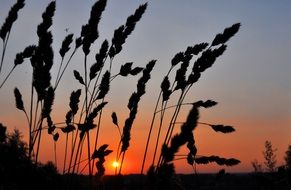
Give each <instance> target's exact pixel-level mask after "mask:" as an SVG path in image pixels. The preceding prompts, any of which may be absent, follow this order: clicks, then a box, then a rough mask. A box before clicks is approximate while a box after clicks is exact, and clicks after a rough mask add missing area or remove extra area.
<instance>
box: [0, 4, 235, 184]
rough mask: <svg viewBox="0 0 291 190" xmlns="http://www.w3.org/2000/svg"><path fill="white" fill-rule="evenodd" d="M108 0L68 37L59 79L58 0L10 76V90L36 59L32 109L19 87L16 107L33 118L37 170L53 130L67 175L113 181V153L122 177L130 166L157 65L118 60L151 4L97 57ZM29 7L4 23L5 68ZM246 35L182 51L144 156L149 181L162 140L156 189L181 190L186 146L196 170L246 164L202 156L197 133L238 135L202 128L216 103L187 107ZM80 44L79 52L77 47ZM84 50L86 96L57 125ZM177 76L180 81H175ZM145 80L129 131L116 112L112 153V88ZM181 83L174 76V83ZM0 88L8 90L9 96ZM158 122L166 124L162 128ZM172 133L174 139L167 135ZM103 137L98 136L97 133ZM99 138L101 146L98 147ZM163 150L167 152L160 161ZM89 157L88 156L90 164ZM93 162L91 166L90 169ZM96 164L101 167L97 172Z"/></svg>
mask: <svg viewBox="0 0 291 190" xmlns="http://www.w3.org/2000/svg"><path fill="white" fill-rule="evenodd" d="M106 4H107V0H99V1H96V2H95V3H94V4H93V6H92V8H91V12H90V16H89V19H88V22H87V23H86V24H84V25H83V26H82V28H81V32H80V35H79V37H74V36H75V34H68V35H67V36H65V37H64V40H63V42H62V46H61V48H60V50H59V51H58V53H59V56H60V58H61V62H60V64H59V65H57V66H56V67H58V69H57V75H56V78H55V80H54V82H53V81H52V77H51V68H52V67H53V66H55V65H54V56H56V55H57V54H55V53H54V52H55V51H54V50H53V48H52V44H53V35H52V33H51V31H50V28H51V26H52V24H53V17H54V13H55V10H56V1H52V2H51V3H49V4H48V6H47V7H46V9H45V10H44V12H43V14H42V22H41V23H40V24H39V25H38V26H37V36H38V44H35V45H29V46H27V47H26V48H25V49H24V50H23V52H20V53H18V54H17V55H16V58H15V61H14V67H13V68H12V70H11V72H9V73H8V75H7V77H5V79H4V81H3V82H2V84H1V87H2V86H3V84H5V83H6V81H7V79H8V77H9V76H10V74H11V73H12V71H13V70H14V68H15V67H16V66H17V65H20V64H21V63H22V62H24V61H25V59H26V58H28V59H29V61H30V63H31V66H32V69H33V72H32V74H31V86H30V94H29V95H30V102H29V103H28V105H27V104H25V102H23V100H22V94H21V92H20V91H19V90H18V88H15V90H14V95H15V102H16V108H17V109H19V110H21V111H23V112H24V114H25V117H26V119H27V125H28V128H29V131H28V136H29V142H28V157H29V158H30V159H31V160H33V161H34V162H35V163H38V162H39V152H40V149H41V148H42V147H41V141H42V140H43V138H44V136H43V132H44V131H45V130H46V131H47V133H48V134H49V135H51V136H52V140H53V141H54V145H55V146H54V151H55V164H56V163H57V160H58V159H57V157H58V155H57V151H56V149H57V142H58V140H59V137H60V135H64V137H65V151H64V160H63V161H62V162H63V163H62V166H63V168H62V172H63V174H79V173H82V172H83V171H84V170H85V169H87V171H88V172H89V176H92V175H93V174H94V173H95V171H96V176H97V178H98V180H99V181H101V180H102V176H103V175H104V174H105V167H104V163H105V162H106V156H108V155H109V154H111V153H112V152H113V151H115V152H116V159H117V160H118V161H120V167H119V171H118V172H116V173H118V174H122V169H123V167H122V166H123V163H124V160H125V159H126V152H127V150H128V149H129V148H130V144H131V143H135V142H131V136H132V134H131V129H132V127H134V121H135V118H136V117H137V116H138V110H139V109H141V108H139V102H140V101H141V98H142V96H143V95H144V94H146V84H147V82H148V81H149V80H150V78H151V72H152V70H153V69H154V66H155V63H156V62H157V61H156V60H151V61H149V62H148V63H147V64H146V65H145V67H144V68H142V67H134V66H133V63H132V62H127V63H125V64H123V65H116V64H115V58H116V56H117V55H118V54H119V53H120V52H121V51H122V50H123V46H124V44H125V42H126V40H127V38H128V37H129V36H130V35H131V33H132V32H133V31H134V29H135V27H136V25H137V23H138V22H139V21H140V19H141V18H142V16H143V14H144V13H145V11H146V9H147V3H146V4H142V5H140V6H139V7H138V8H137V9H136V10H135V12H134V13H133V14H132V15H130V16H129V17H128V18H127V20H126V21H125V24H123V25H121V26H120V27H118V28H117V29H116V30H115V31H114V34H113V37H112V39H111V42H110V41H109V40H107V39H105V40H103V42H102V43H101V44H100V49H99V51H98V52H97V53H94V52H93V51H92V48H91V46H92V45H93V44H94V43H95V41H96V40H97V39H98V37H99V31H98V26H99V22H100V19H101V16H102V13H103V12H104V10H105V7H106ZM23 6H24V0H23V1H20V0H18V1H17V2H16V4H15V5H14V6H13V7H12V8H11V11H10V12H9V15H8V17H7V19H6V21H5V22H4V24H3V26H2V28H1V31H0V37H1V39H2V40H3V50H2V52H3V53H2V58H1V66H0V74H2V73H1V68H2V66H3V65H4V64H3V63H4V56H5V50H6V47H7V44H8V39H9V34H10V31H11V27H12V24H13V23H14V21H15V20H16V19H17V13H18V11H19V10H20V9H21V8H22V7H23ZM239 28H240V23H237V24H234V25H232V26H230V27H228V28H226V29H225V30H224V31H223V32H222V33H219V34H217V35H216V36H215V38H214V40H213V41H212V43H211V44H208V43H199V44H196V45H193V46H188V47H187V48H186V50H185V51H182V52H178V53H177V54H176V55H175V56H174V57H173V59H172V60H171V63H170V65H169V67H170V68H169V71H168V72H167V73H166V75H165V76H164V79H163V81H162V82H161V86H160V87H161V90H160V93H159V96H158V98H157V102H156V105H155V109H154V111H153V117H152V121H151V122H150V123H149V132H148V136H147V141H146V145H145V149H144V156H143V158H142V159H141V161H140V162H141V174H143V173H144V170H145V162H146V160H147V154H148V149H149V144H150V142H151V141H154V143H155V145H154V147H153V152H154V154H153V157H152V158H151V160H152V162H151V167H150V168H149V170H148V176H149V178H150V179H151V180H154V181H153V184H156V186H155V187H156V188H161V187H165V186H164V185H166V186H169V185H173V183H172V182H171V179H173V178H174V176H175V170H174V161H175V157H176V156H177V153H178V151H179V149H180V147H182V146H184V145H186V146H187V148H188V150H189V153H188V154H187V155H185V156H182V157H180V158H179V159H181V158H182V159H185V160H186V161H187V163H188V164H190V165H191V166H194V165H195V164H207V163H210V162H215V163H217V164H219V165H227V166H232V165H236V164H238V163H239V162H240V161H239V160H237V159H234V158H230V159H226V158H222V157H219V156H214V155H210V156H198V155H197V147H196V146H195V139H194V136H193V134H194V131H195V129H196V127H197V126H198V125H206V126H209V127H210V128H212V129H213V130H214V131H215V132H221V133H231V132H234V131H235V130H234V128H233V127H232V126H227V125H221V124H209V123H206V122H199V109H201V108H210V107H212V106H215V105H216V104H217V103H216V102H215V101H213V100H206V101H201V100H199V101H197V100H194V101H193V102H190V103H189V102H185V98H186V96H187V95H188V93H189V91H190V90H191V87H192V86H193V85H194V84H196V83H197V82H198V81H199V79H200V78H201V76H202V74H203V73H204V72H205V71H206V70H207V69H209V68H210V67H212V66H213V64H214V63H215V61H216V59H217V58H219V57H220V56H221V55H222V54H223V53H224V52H225V50H226V48H227V45H226V42H228V40H229V39H230V38H231V37H232V36H234V35H235V34H236V33H237V32H238V30H239ZM73 43H74V45H73ZM77 51H82V53H83V69H82V71H78V70H74V71H73V75H74V78H75V80H76V82H78V83H79V85H80V89H76V90H74V91H73V92H71V95H70V100H69V105H68V107H69V110H68V111H67V113H66V115H65V116H64V119H65V121H64V122H60V123H58V122H55V121H54V120H53V118H52V116H51V112H52V111H53V104H54V99H55V98H57V97H55V94H56V90H57V87H58V86H59V84H60V82H61V80H62V77H63V76H64V73H65V72H66V69H67V67H68V65H69V64H70V63H71V61H72V59H73V58H74V56H75V54H76V52H77ZM92 54H93V55H95V63H93V64H91V65H89V64H88V56H89V55H92ZM113 67H120V69H119V72H118V73H117V74H114V73H113V72H112V71H113V69H112V68H113ZM173 73H174V74H173ZM136 75H140V77H139V79H138V80H137V87H136V91H135V92H133V93H132V95H131V96H130V98H129V101H128V105H127V108H128V111H129V115H128V117H127V119H126V120H125V122H124V125H123V128H120V127H121V125H120V124H119V123H118V116H117V114H116V112H112V115H111V117H112V122H113V124H114V125H116V126H117V130H118V131H119V134H120V139H119V142H118V143H119V145H118V150H111V149H110V147H112V145H111V143H112V142H102V143H100V142H99V136H100V135H99V134H100V131H101V130H102V121H103V119H104V116H103V115H104V114H103V110H104V109H105V108H106V105H107V103H108V102H110V99H108V98H107V95H108V94H109V93H110V90H111V89H110V87H111V84H112V83H113V82H114V80H115V79H117V78H122V77H134V76H136ZM173 76H174V77H173ZM1 87H0V89H1ZM174 94H178V96H179V98H178V99H177V102H176V104H175V105H169V100H170V99H171V98H173V95H174ZM185 106H192V108H191V110H190V112H189V114H188V117H187V119H186V121H185V122H182V123H181V122H179V121H178V118H179V114H180V112H181V110H182V109H183V108H184V107H185ZM170 109H171V110H174V112H173V114H172V116H171V117H170V121H169V125H167V126H166V125H165V123H167V122H165V120H166V118H167V117H166V115H167V114H168V112H167V111H169V110H170ZM155 120H158V124H157V125H155ZM179 125H180V132H179V133H178V134H174V131H175V130H174V129H175V128H177V126H179ZM154 127H157V128H158V133H157V134H156V138H154V139H153V138H152V135H153V129H154ZM163 129H166V134H162V131H163ZM93 130H96V131H95V133H93V132H92V131H93ZM91 139H93V141H94V144H91V143H90V142H91ZM159 149H161V151H160V154H158V153H159V151H158V150H159ZM84 153H87V155H86V159H84V155H83V154H84ZM83 162H86V164H82V163H83ZM94 165H96V167H94Z"/></svg>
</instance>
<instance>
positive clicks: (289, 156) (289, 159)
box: [284, 145, 291, 170]
mask: <svg viewBox="0 0 291 190" xmlns="http://www.w3.org/2000/svg"><path fill="white" fill-rule="evenodd" d="M284 159H285V162H286V168H287V169H288V170H291V145H289V146H288V149H287V151H286V153H285V157H284Z"/></svg>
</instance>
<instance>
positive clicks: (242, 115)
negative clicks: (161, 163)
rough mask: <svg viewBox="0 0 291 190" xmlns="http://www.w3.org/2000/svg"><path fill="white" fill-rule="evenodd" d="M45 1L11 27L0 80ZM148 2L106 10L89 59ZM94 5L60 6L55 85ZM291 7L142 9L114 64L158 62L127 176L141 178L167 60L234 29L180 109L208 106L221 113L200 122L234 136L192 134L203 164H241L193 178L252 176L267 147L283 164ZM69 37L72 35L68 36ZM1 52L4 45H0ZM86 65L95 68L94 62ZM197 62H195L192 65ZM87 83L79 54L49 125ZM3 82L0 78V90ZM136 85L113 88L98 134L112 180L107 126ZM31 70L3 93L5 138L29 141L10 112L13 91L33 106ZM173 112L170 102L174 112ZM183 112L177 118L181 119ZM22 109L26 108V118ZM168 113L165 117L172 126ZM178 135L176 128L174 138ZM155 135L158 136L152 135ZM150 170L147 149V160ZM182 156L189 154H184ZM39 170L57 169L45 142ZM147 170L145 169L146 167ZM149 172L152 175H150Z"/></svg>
mask: <svg viewBox="0 0 291 190" xmlns="http://www.w3.org/2000/svg"><path fill="white" fill-rule="evenodd" d="M49 2H50V1H48V0H42V1H36V0H27V1H26V6H25V7H24V8H23V9H22V10H21V11H20V14H19V19H18V20H17V21H16V22H15V24H14V25H13V29H12V33H11V34H10V36H11V38H10V41H9V43H8V48H7V54H6V57H5V61H4V68H3V72H4V73H7V72H8V70H9V69H10V68H11V67H12V66H13V60H14V57H15V54H16V53H18V52H20V51H22V50H23V49H24V48H25V47H26V46H27V45H31V44H36V43H37V35H36V27H37V25H38V24H39V23H40V22H41V14H42V12H43V11H44V10H45V7H46V5H47V4H48V3H49ZM145 2H146V1H139V0H108V3H107V6H106V9H105V11H104V13H103V15H102V19H101V22H100V25H99V33H100V37H99V38H98V40H97V41H96V42H95V45H94V46H92V49H91V51H92V52H95V53H96V52H97V51H99V47H100V43H102V41H103V40H104V39H108V40H109V41H110V42H111V38H112V35H113V32H114V30H115V29H116V28H117V27H119V26H120V25H121V24H124V23H125V21H126V18H127V16H129V15H131V14H132V13H133V12H134V11H135V9H136V8H137V7H138V6H139V5H140V4H142V3H145ZM13 3H14V1H11V0H1V2H0V24H1V25H2V23H3V22H4V20H5V18H6V16H7V14H8V11H9V9H10V6H12V5H13ZM93 3H94V1H91V0H82V1H80V0H58V1H57V6H56V13H55V17H54V19H53V27H52V28H51V30H52V33H53V35H54V45H53V48H54V50H55V66H54V67H53V69H52V77H53V79H52V81H53V83H54V81H55V77H56V73H57V69H58V64H59V63H60V56H59V54H58V51H59V48H60V46H61V42H62V40H63V38H64V37H65V36H66V35H67V34H68V33H74V37H78V36H79V35H80V30H81V26H82V25H83V24H85V23H87V21H88V18H89V15H90V10H91V6H92V5H93ZM290 18H291V1H289V0H281V1H272V0H257V1H254V0H220V1H215V0H203V1H202V0H156V1H154V0H153V1H148V8H147V10H146V12H145V14H144V15H143V18H142V19H141V21H140V22H139V23H138V24H137V27H136V29H135V31H134V32H133V33H132V35H130V36H129V38H128V39H127V41H126V44H125V45H124V47H123V51H122V53H121V54H119V55H118V56H117V57H116V58H115V61H114V65H113V73H117V72H118V71H119V68H120V65H121V64H124V63H125V62H134V65H135V66H141V67H143V66H144V65H145V64H146V63H147V62H148V61H150V60H152V59H157V64H156V66H155V68H154V70H153V72H152V78H151V80H150V81H149V83H148V84H147V93H146V94H145V95H144V96H143V97H142V100H141V104H140V105H139V112H138V115H137V119H136V121H135V123H134V126H133V129H132V140H131V143H130V147H129V150H128V152H127V155H126V159H125V165H124V169H123V171H124V173H138V172H140V167H141V161H142V156H143V151H144V147H145V142H146V135H147V133H148V127H149V125H150V121H151V117H152V113H153V110H154V106H155V102H156V100H157V96H158V93H159V86H160V83H161V80H162V79H163V77H164V76H165V74H166V73H167V71H168V69H169V67H170V61H171V59H172V57H173V56H174V55H175V54H176V53H177V52H179V51H184V50H185V49H186V47H187V46H190V45H194V44H197V43H201V42H209V43H211V42H212V40H213V39H214V37H215V35H216V34H217V33H220V32H222V31H223V30H224V28H226V27H229V26H231V25H232V24H234V23H237V22H240V23H241V25H242V26H241V29H240V31H239V32H238V33H237V34H236V35H235V36H234V37H233V38H231V39H230V41H229V42H228V43H227V44H228V48H227V50H226V52H225V53H224V54H223V55H222V56H221V57H220V58H218V60H217V61H216V62H215V64H214V66H213V67H211V68H210V69H209V70H207V71H206V72H204V73H203V75H202V77H201V79H200V80H199V82H198V83H197V84H196V85H195V86H193V88H192V90H191V92H190V94H189V95H188V96H187V98H186V100H185V102H194V101H197V100H200V99H202V100H206V99H213V100H215V101H217V102H219V104H218V105H217V106H215V107H213V108H211V109H207V110H206V109H201V112H200V121H201V122H208V123H212V124H226V125H232V126H234V127H235V129H236V132H234V133H231V134H220V133H215V132H213V131H212V130H211V129H210V128H207V127H205V126H202V125H201V126H198V128H197V129H196V131H195V132H194V136H195V141H196V145H197V148H198V154H199V155H218V156H222V157H234V158H237V159H239V160H241V164H239V165H237V166H235V167H221V166H216V165H214V164H210V165H207V166H205V165H203V166H198V167H197V169H198V172H217V171H218V170H219V169H221V168H226V170H227V171H228V172H250V171H252V170H253V168H252V166H251V161H253V160H255V159H257V160H258V161H259V162H261V163H263V155H262V151H263V150H264V142H265V141H266V140H270V141H271V142H272V144H273V146H274V148H277V152H276V154H277V160H278V162H277V164H278V165H282V164H284V160H283V157H284V154H285V151H286V150H287V147H288V144H291V117H290V116H291V75H290V73H291V58H290V55H291V25H290ZM66 29H67V30H68V31H66ZM1 44H2V42H1ZM0 47H1V48H0V50H1V51H2V45H0ZM95 53H93V54H92V55H91V57H90V61H89V62H90V63H93V59H94V56H95ZM192 62H193V61H192ZM73 69H76V70H79V71H80V73H83V54H82V52H81V51H79V52H78V53H77V54H76V56H75V57H74V58H73V60H72V63H71V65H70V66H69V69H68V70H67V72H66V74H65V76H64V78H63V80H62V81H61V83H60V86H59V88H58V89H57V91H56V100H55V105H54V106H53V113H52V117H53V119H54V121H55V122H63V121H64V118H65V113H66V111H67V110H68V108H69V106H68V105H69V96H70V93H71V91H73V90H76V89H78V88H81V86H80V85H79V84H78V82H76V81H75V79H74V77H73V74H72V70H73ZM3 78H4V76H3V75H2V73H1V75H0V81H3ZM138 78H139V77H130V78H121V77H120V78H118V80H115V81H113V83H112V85H111V91H110V94H109V96H108V97H107V98H106V101H108V102H109V104H108V105H107V106H106V108H105V112H104V119H103V122H102V123H103V124H102V128H101V134H100V135H101V139H100V141H99V142H100V145H101V144H109V149H113V150H114V153H113V154H112V155H111V156H109V157H108V158H107V161H108V162H107V172H108V173H113V168H112V166H111V163H112V162H113V161H114V157H115V155H116V152H115V150H116V148H117V145H118V140H119V134H118V130H117V129H116V126H114V125H113V124H112V122H111V117H110V115H111V113H112V112H113V111H115V112H116V113H117V115H118V118H119V123H120V126H121V127H122V126H123V123H124V120H125V119H126V117H127V116H128V114H129V111H128V109H127V107H126V105H127V102H128V98H129V97H130V95H131V93H132V92H133V91H135V90H136V81H137V80H138ZM30 82H31V66H30V63H29V62H28V61H26V62H25V63H24V64H23V65H21V66H19V67H18V68H16V71H15V72H14V73H13V74H12V76H11V78H10V79H9V81H8V82H7V83H6V84H5V86H4V87H3V88H1V89H0V97H1V98H0V122H1V123H2V124H4V125H5V126H8V128H9V131H12V130H13V129H14V128H17V129H19V130H20V131H21V132H22V133H23V135H24V139H26V140H27V129H28V127H27V124H26V118H25V116H24V114H23V113H22V112H20V111H19V110H17V109H16V108H15V103H14V102H15V101H14V95H13V89H14V88H15V87H18V88H19V90H20V91H21V92H22V95H23V98H24V103H25V105H26V106H28V105H29V94H30V92H29V89H30ZM169 104H170V105H172V104H174V102H170V103H169ZM188 108H189V107H185V109H184V110H183V111H182V112H181V117H180V118H179V119H180V120H181V121H183V120H184V119H185V116H186V115H187V113H188V110H189V109H188ZM27 109H28V108H27ZM170 114H171V112H169V116H170ZM176 129H177V132H178V131H179V127H177V128H176ZM155 131H156V130H155ZM64 139H65V136H64V135H62V136H61V137H60V140H59V142H58V155H59V159H58V166H59V168H61V166H62V157H63V156H62V155H63V150H64V146H63V145H64V141H65V140H64ZM149 151H150V152H149V162H150V161H151V153H152V148H150V150H149ZM180 153H181V154H182V153H187V151H185V150H183V149H181V151H180ZM41 160H42V161H47V160H53V142H52V139H51V137H47V139H45V140H43V147H42V149H41ZM149 162H148V163H149ZM175 165H176V169H177V172H178V173H190V172H192V168H191V167H190V166H189V165H188V164H187V163H186V161H185V160H182V161H177V162H175ZM147 167H148V165H147Z"/></svg>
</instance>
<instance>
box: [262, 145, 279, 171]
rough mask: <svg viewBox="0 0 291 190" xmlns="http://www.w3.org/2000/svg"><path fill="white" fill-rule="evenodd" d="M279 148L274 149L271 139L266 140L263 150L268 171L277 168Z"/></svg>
mask: <svg viewBox="0 0 291 190" xmlns="http://www.w3.org/2000/svg"><path fill="white" fill-rule="evenodd" d="M276 151H277V149H273V146H272V142H271V141H265V151H263V155H264V158H265V162H264V164H265V166H266V169H267V171H268V172H275V170H276V163H277V160H276V154H275V152H276Z"/></svg>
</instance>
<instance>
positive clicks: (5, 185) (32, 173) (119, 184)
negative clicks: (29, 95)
mask: <svg viewBox="0 0 291 190" xmlns="http://www.w3.org/2000/svg"><path fill="white" fill-rule="evenodd" d="M0 136H1V139H0V140H1V143H0V155H1V156H0V173H1V180H0V189H1V190H17V189H48V190H54V189H62V190H63V189H83V190H91V189H101V190H116V189H119V190H136V189H139V190H141V189H155V187H153V185H154V184H157V183H153V182H152V180H151V179H149V176H146V175H114V176H103V177H102V180H95V179H96V177H97V176H92V177H90V176H87V175H62V174H60V173H59V172H58V171H57V169H56V167H55V166H54V164H53V163H52V162H48V163H46V164H40V163H38V164H35V163H33V162H32V161H31V160H30V159H29V158H28V155H27V145H26V144H25V142H23V141H22V140H21V134H20V132H19V131H17V130H15V131H14V132H13V133H11V134H6V128H5V127H3V126H2V125H1V126H0ZM157 180H159V179H157ZM168 180H169V181H168V184H165V186H164V187H165V188H163V187H162V188H161V189H184V190H188V189H189V190H190V189H198V190H199V189H204V190H206V189H209V190H213V189H226V190H227V189H229V190H231V189H236V190H240V189H241V190H243V189H254V190H264V189H266V190H290V187H291V170H290V169H288V167H287V166H286V167H279V168H278V169H277V171H274V172H272V173H270V172H269V173H264V172H253V173H244V174H238V173H237V174H229V173H225V171H224V170H221V171H220V172H218V173H217V174H176V175H175V176H174V177H173V178H171V179H168Z"/></svg>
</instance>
